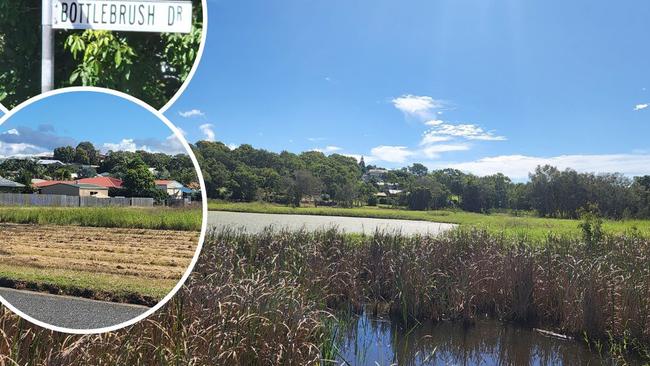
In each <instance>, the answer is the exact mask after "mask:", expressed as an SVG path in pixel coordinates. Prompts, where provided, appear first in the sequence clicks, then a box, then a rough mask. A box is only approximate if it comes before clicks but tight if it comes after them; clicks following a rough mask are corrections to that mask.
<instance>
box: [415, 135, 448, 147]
mask: <svg viewBox="0 0 650 366" xmlns="http://www.w3.org/2000/svg"><path fill="white" fill-rule="evenodd" d="M449 140H451V137H450V136H440V135H436V134H435V133H429V132H426V133H425V134H424V136H422V141H420V145H429V144H435V143H437V142H445V141H449Z"/></svg>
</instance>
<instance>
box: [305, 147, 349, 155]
mask: <svg viewBox="0 0 650 366" xmlns="http://www.w3.org/2000/svg"><path fill="white" fill-rule="evenodd" d="M341 150H343V148H342V147H338V146H325V147H324V148H316V149H312V151H318V152H322V153H324V154H331V153H335V152H337V151H341Z"/></svg>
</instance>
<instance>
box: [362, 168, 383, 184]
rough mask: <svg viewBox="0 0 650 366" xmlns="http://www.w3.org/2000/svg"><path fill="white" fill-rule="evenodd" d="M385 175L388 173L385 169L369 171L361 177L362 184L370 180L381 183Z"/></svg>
mask: <svg viewBox="0 0 650 366" xmlns="http://www.w3.org/2000/svg"><path fill="white" fill-rule="evenodd" d="M386 173H388V170H386V169H370V170H368V172H367V173H366V174H364V175H363V178H362V179H363V181H364V182H370V181H371V180H374V181H376V182H383V180H384V176H385V175H386Z"/></svg>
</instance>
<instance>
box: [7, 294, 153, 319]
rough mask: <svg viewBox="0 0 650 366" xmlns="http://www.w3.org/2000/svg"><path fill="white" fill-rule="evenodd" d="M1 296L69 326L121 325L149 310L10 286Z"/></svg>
mask: <svg viewBox="0 0 650 366" xmlns="http://www.w3.org/2000/svg"><path fill="white" fill-rule="evenodd" d="M0 296H2V297H3V298H4V299H5V300H7V301H9V303H11V304H12V305H13V306H15V307H16V308H18V309H19V310H20V311H22V312H24V313H26V314H28V315H29V316H31V317H33V318H35V319H37V320H40V321H42V322H45V323H48V324H50V325H54V326H58V327H64V328H70V329H97V328H104V327H109V326H113V325H118V324H120V323H122V322H124V321H127V320H131V319H133V318H135V317H136V316H138V315H140V314H142V313H144V312H146V311H147V310H149V308H147V307H144V306H138V305H130V304H118V303H110V302H103V301H95V300H89V299H84V298H76V297H70V296H58V295H51V294H46V293H39V292H32V291H22V290H14V289H8V288H0Z"/></svg>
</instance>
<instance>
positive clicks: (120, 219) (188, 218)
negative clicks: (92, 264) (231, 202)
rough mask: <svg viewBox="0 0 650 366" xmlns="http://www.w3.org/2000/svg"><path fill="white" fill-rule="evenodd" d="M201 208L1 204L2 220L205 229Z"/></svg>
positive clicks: (180, 229) (114, 226)
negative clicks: (17, 205) (7, 205)
mask: <svg viewBox="0 0 650 366" xmlns="http://www.w3.org/2000/svg"><path fill="white" fill-rule="evenodd" d="M201 221H202V213H201V210H199V209H171V208H153V209H141V208H116V207H73V208H67V207H0V223H14V224H35V225H72V226H90V227H108V228H132V229H153V230H179V231H194V230H197V231H198V230H201Z"/></svg>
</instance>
